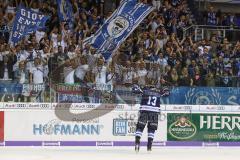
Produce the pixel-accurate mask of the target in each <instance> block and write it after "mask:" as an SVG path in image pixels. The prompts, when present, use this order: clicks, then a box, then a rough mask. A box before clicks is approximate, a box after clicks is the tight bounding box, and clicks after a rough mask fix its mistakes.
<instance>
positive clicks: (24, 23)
mask: <svg viewBox="0 0 240 160" xmlns="http://www.w3.org/2000/svg"><path fill="white" fill-rule="evenodd" d="M48 18H49V17H48V16H45V15H44V14H41V13H39V12H36V11H33V10H31V9H27V8H25V7H23V6H19V8H18V10H17V13H16V17H15V19H14V23H13V29H12V33H11V37H10V43H11V44H16V43H17V42H19V41H20V40H21V39H22V38H23V37H25V36H26V35H28V34H31V33H33V32H35V31H36V30H38V29H41V28H44V27H45V23H46V21H47V20H48Z"/></svg>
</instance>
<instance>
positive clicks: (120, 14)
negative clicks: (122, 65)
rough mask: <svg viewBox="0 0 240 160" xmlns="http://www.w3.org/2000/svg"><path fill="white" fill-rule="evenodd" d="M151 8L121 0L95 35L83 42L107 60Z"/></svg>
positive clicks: (130, 0)
mask: <svg viewBox="0 0 240 160" xmlns="http://www.w3.org/2000/svg"><path fill="white" fill-rule="evenodd" d="M152 10H153V7H152V6H150V5H148V4H144V3H138V1H137V0H123V1H121V4H120V6H119V7H118V8H117V10H115V12H114V13H113V14H112V15H111V16H110V17H109V18H108V19H107V20H106V21H105V23H104V24H103V25H102V27H101V28H100V29H99V30H98V31H97V32H96V33H95V35H94V36H92V37H91V38H88V39H86V40H85V42H84V43H85V44H86V43H90V44H91V45H92V46H93V47H94V48H96V49H97V51H98V53H101V54H102V55H103V57H104V58H105V60H108V59H109V58H110V57H111V56H112V53H113V52H114V51H115V50H117V49H118V47H119V46H120V45H121V44H122V42H123V41H125V40H126V38H127V37H128V36H129V35H130V34H131V33H132V32H133V31H134V30H135V28H136V27H137V26H138V25H139V24H140V23H141V22H142V20H143V19H144V18H145V17H146V16H147V15H148V14H149V13H150V12H151V11H152Z"/></svg>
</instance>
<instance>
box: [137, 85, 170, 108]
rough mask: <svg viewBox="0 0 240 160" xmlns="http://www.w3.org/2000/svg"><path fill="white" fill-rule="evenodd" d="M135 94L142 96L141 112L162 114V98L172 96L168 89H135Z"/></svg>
mask: <svg viewBox="0 0 240 160" xmlns="http://www.w3.org/2000/svg"><path fill="white" fill-rule="evenodd" d="M133 91H134V93H138V94H142V99H141V106H140V110H142V111H143V110H144V111H152V112H160V98H161V97H162V96H168V95H169V94H170V92H169V90H168V89H162V90H157V89H155V88H147V87H144V88H141V87H139V86H134V87H133Z"/></svg>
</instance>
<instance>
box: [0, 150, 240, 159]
mask: <svg viewBox="0 0 240 160" xmlns="http://www.w3.org/2000/svg"><path fill="white" fill-rule="evenodd" d="M239 149H240V148H236V147H234V148H216V147H207V148H202V147H195V148H174V147H171V148H165V147H164V148H160V147H158V148H153V151H152V152H151V153H148V152H147V151H146V148H145V147H143V148H141V151H140V152H139V153H138V154H136V153H135V151H134V150H133V148H130V147H114V148H113V147H100V148H99V147H27V148H25V147H3V148H1V149H0V160H239V157H240V152H239Z"/></svg>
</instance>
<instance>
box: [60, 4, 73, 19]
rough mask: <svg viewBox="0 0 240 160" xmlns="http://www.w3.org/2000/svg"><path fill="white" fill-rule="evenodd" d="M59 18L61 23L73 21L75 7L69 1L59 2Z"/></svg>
mask: <svg viewBox="0 0 240 160" xmlns="http://www.w3.org/2000/svg"><path fill="white" fill-rule="evenodd" d="M57 4H58V17H59V19H60V21H61V22H70V23H72V21H73V7H72V4H71V2H70V1H69V0H57Z"/></svg>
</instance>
